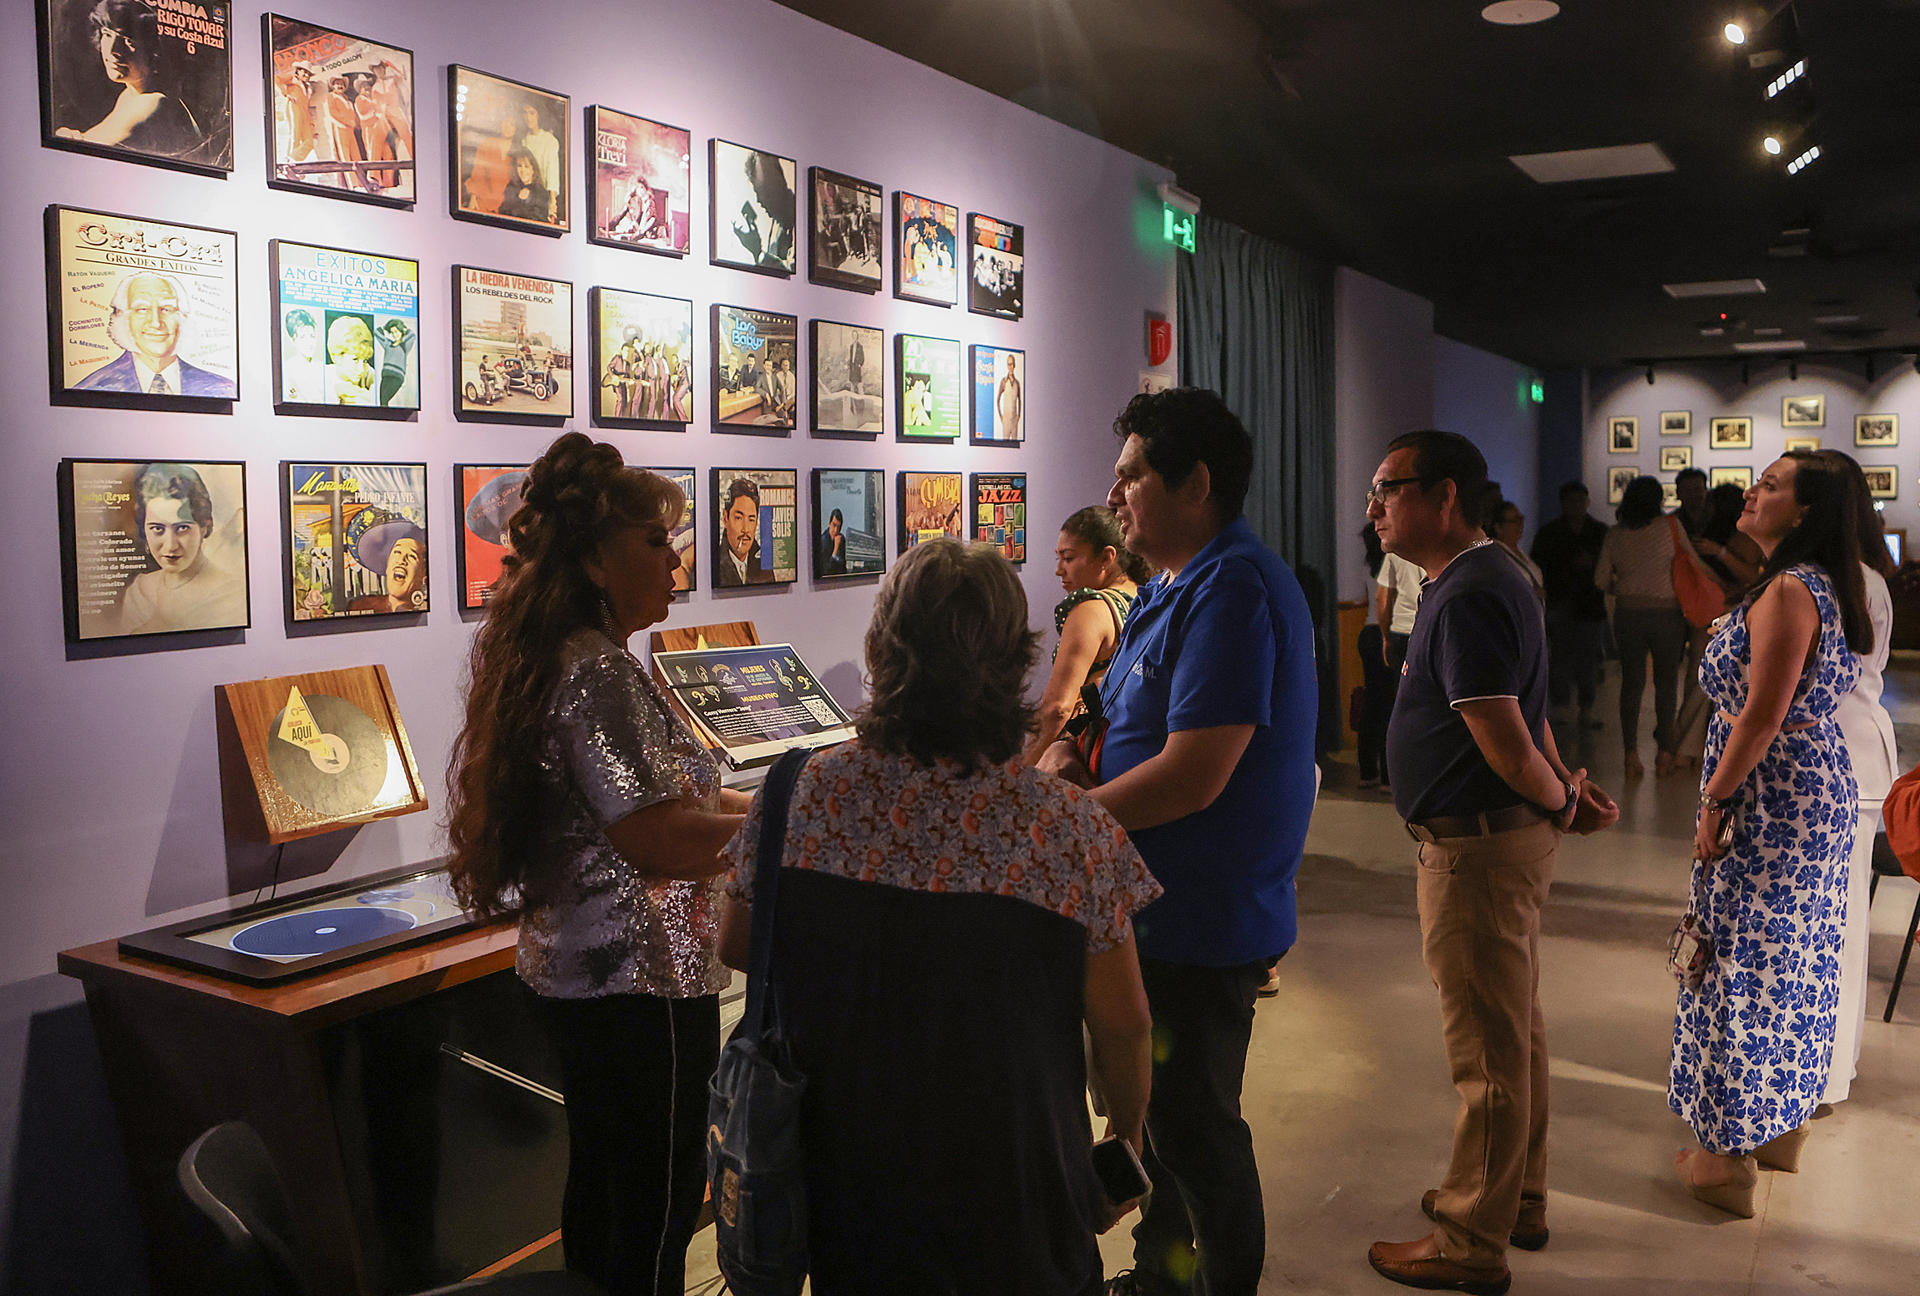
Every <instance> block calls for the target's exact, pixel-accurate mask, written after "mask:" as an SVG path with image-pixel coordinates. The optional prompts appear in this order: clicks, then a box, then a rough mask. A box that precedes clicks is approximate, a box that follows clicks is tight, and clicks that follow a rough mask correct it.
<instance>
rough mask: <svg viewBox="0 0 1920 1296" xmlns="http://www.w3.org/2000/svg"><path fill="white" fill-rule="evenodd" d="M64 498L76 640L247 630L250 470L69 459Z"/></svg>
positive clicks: (68, 593) (70, 617) (70, 629)
mask: <svg viewBox="0 0 1920 1296" xmlns="http://www.w3.org/2000/svg"><path fill="white" fill-rule="evenodd" d="M60 494H61V523H62V527H61V531H62V535H61V540H62V546H61V559H62V564H61V565H62V568H63V575H64V577H65V581H64V583H63V592H64V594H65V601H66V614H67V637H68V638H69V639H71V640H73V641H74V642H85V641H88V640H94V639H118V638H123V637H127V636H132V635H157V634H173V633H177V632H179V631H184V630H230V629H243V628H245V627H246V626H247V624H248V622H249V617H248V607H247V470H246V465H244V464H240V463H226V462H207V461H195V462H185V461H178V460H176V461H166V460H151V461H140V460H132V461H128V460H109V459H67V460H63V461H62V462H61V465H60Z"/></svg>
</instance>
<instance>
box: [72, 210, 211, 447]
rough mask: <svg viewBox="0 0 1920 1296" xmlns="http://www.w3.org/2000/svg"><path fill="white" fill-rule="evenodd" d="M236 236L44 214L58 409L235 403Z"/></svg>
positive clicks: (108, 216)
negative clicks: (78, 405)
mask: <svg viewBox="0 0 1920 1296" xmlns="http://www.w3.org/2000/svg"><path fill="white" fill-rule="evenodd" d="M237 257H238V239H237V237H236V236H235V235H234V233H233V231H232V230H217V229H204V228H202V227H200V226H198V225H179V224H174V223H170V222H165V221H155V220H147V219H144V218H142V217H139V216H118V215H114V214H112V213H109V212H93V211H80V210H78V209H76V208H72V207H49V208H47V276H48V283H47V300H48V301H49V302H52V303H54V306H53V309H51V310H50V311H49V312H48V317H47V323H48V326H49V327H50V328H51V330H52V337H51V341H50V348H49V356H50V363H51V366H52V390H53V399H54V401H55V402H56V403H59V404H103V405H149V406H156V407H161V408H169V409H182V408H185V409H201V410H205V409H210V408H218V407H217V406H213V405H211V403H212V402H219V401H233V400H235V399H237V398H238V397H239V395H240V383H239V373H240V345H239V337H238V331H237V325H236V320H237V318H238V314H239V294H238V290H237V287H236V274H235V265H236V260H237Z"/></svg>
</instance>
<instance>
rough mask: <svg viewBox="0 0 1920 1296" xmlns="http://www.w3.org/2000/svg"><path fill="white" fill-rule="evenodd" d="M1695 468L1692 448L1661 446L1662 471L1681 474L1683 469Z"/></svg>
mask: <svg viewBox="0 0 1920 1296" xmlns="http://www.w3.org/2000/svg"><path fill="white" fill-rule="evenodd" d="M1691 467H1693V447H1692V446H1661V447H1660V471H1661V472H1679V471H1680V470H1681V469H1682V468H1691Z"/></svg>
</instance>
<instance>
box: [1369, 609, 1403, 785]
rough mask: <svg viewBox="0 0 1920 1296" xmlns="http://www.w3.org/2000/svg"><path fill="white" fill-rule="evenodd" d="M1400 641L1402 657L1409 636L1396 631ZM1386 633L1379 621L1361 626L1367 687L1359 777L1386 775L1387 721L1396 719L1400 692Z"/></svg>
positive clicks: (1397, 669)
mask: <svg viewBox="0 0 1920 1296" xmlns="http://www.w3.org/2000/svg"><path fill="white" fill-rule="evenodd" d="M1393 637H1394V638H1396V639H1399V640H1400V641H1401V642H1400V659H1401V660H1402V661H1405V660H1406V656H1407V652H1406V648H1407V645H1406V636H1404V635H1395V636H1393ZM1387 647H1388V646H1387V643H1386V637H1385V636H1384V635H1382V633H1381V631H1380V627H1379V626H1377V625H1369V626H1362V627H1361V628H1360V672H1361V677H1362V679H1363V681H1364V683H1363V687H1364V689H1365V692H1364V694H1363V695H1362V700H1361V704H1360V777H1361V778H1363V779H1378V778H1385V777H1386V776H1387V724H1388V722H1389V721H1391V720H1392V719H1393V703H1394V700H1395V699H1396V698H1397V697H1398V696H1399V694H1400V668H1399V667H1398V666H1390V665H1388V664H1387V661H1386V660H1385V658H1386V655H1387Z"/></svg>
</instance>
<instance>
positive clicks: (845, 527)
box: [813, 468, 887, 580]
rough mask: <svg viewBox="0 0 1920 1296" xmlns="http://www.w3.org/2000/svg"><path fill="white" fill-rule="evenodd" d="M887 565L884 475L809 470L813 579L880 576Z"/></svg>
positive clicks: (865, 471) (848, 470)
mask: <svg viewBox="0 0 1920 1296" xmlns="http://www.w3.org/2000/svg"><path fill="white" fill-rule="evenodd" d="M886 569H887V474H886V473H885V472H883V471H882V470H880V469H878V468H815V469H814V470H813V578H814V579H815V580H839V579H841V578H842V577H847V576H878V575H879V574H880V573H881V572H883V571H885V570H886Z"/></svg>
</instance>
